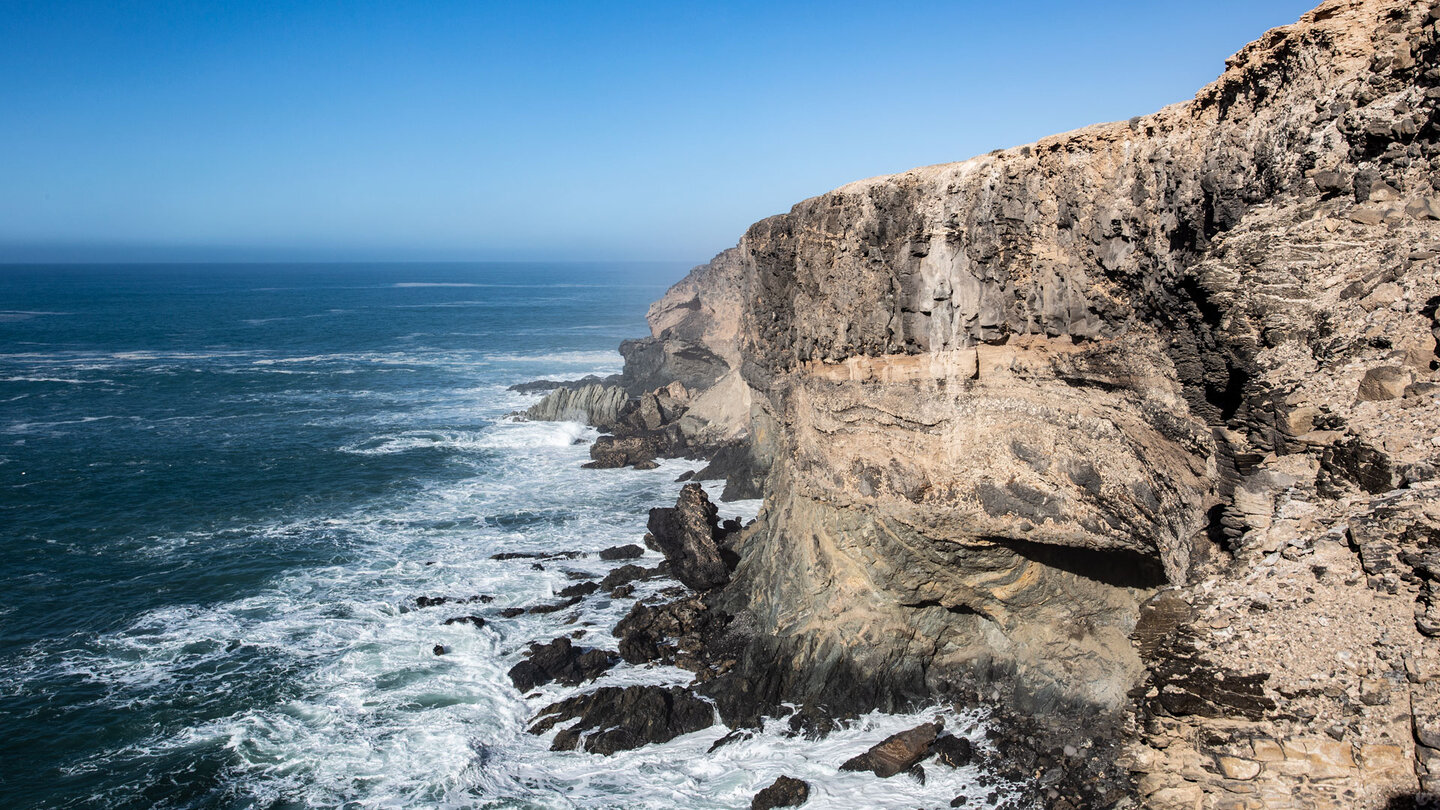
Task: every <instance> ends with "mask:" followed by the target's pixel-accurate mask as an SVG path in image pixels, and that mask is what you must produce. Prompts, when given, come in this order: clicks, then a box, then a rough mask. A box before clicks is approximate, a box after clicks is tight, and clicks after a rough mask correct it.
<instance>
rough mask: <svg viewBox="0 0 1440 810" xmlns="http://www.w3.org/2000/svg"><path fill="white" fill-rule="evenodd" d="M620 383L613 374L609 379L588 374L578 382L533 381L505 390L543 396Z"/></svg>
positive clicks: (617, 377) (617, 376)
mask: <svg viewBox="0 0 1440 810" xmlns="http://www.w3.org/2000/svg"><path fill="white" fill-rule="evenodd" d="M619 382H620V378H619V375H615V374H612V375H610V376H609V377H601V376H599V375H596V374H588V375H586V376H584V377H581V378H580V379H578V380H532V381H530V382H523V383H517V384H515V385H512V386H510V387H509V388H507V389H505V390H507V391H515V392H517V393H521V394H543V393H546V392H547V391H554V390H555V389H556V388H568V389H570V390H571V391H577V390H579V389H581V388H584V387H586V386H588V385H616V384H618V383H619Z"/></svg>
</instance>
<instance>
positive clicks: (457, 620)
mask: <svg viewBox="0 0 1440 810" xmlns="http://www.w3.org/2000/svg"><path fill="white" fill-rule="evenodd" d="M445 623H446V624H465V623H469V624H473V625H475V627H476V628H477V629H478V628H481V627H484V626H485V620H484V619H482V618H480V617H479V616H451V617H450V618H448V619H446V620H445Z"/></svg>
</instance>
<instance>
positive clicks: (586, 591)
mask: <svg viewBox="0 0 1440 810" xmlns="http://www.w3.org/2000/svg"><path fill="white" fill-rule="evenodd" d="M598 590H600V583H598V582H577V583H576V584H574V585H571V586H570V587H568V588H561V589H560V593H559V596H562V597H565V598H567V599H568V598H570V597H574V596H589V595H590V594H592V593H594V592H596V591H598Z"/></svg>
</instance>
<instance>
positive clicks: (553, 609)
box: [526, 596, 580, 613]
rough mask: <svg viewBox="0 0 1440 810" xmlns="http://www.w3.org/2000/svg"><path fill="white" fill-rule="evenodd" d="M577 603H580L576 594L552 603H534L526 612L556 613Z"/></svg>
mask: <svg viewBox="0 0 1440 810" xmlns="http://www.w3.org/2000/svg"><path fill="white" fill-rule="evenodd" d="M578 604H580V597H578V596H572V597H570V598H569V599H565V600H563V601H560V602H555V603H553V604H549V605H536V606H535V607H532V608H530V609H529V610H527V611H526V613H558V612H559V611H562V610H564V609H565V608H568V607H574V606H575V605H578Z"/></svg>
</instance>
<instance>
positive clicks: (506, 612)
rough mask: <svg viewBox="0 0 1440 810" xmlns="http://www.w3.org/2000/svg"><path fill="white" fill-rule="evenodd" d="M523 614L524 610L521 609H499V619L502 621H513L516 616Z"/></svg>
mask: <svg viewBox="0 0 1440 810" xmlns="http://www.w3.org/2000/svg"><path fill="white" fill-rule="evenodd" d="M524 613H525V608H522V607H508V608H501V609H500V617H501V618H503V619H513V618H515V617H516V616H520V615H522V614H524Z"/></svg>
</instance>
